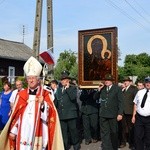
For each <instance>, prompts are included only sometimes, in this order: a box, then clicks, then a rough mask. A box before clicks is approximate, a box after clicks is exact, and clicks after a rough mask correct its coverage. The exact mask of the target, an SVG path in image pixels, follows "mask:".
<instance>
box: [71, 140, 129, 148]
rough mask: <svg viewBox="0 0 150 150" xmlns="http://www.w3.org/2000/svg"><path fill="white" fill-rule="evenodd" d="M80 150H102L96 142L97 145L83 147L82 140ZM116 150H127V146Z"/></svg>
mask: <svg viewBox="0 0 150 150" xmlns="http://www.w3.org/2000/svg"><path fill="white" fill-rule="evenodd" d="M71 150H73V148H71ZM81 150H102V149H101V142H100V141H99V142H97V143H91V144H89V145H85V144H84V140H83V142H82V144H81ZM118 150H129V148H128V145H127V146H126V147H125V148H119V149H118Z"/></svg>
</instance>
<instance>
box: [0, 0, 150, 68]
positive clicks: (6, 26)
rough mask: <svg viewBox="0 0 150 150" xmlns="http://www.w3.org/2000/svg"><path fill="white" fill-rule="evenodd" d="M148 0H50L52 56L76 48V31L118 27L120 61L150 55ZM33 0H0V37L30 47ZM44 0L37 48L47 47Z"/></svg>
mask: <svg viewBox="0 0 150 150" xmlns="http://www.w3.org/2000/svg"><path fill="white" fill-rule="evenodd" d="M149 6H150V1H149V0H53V30H54V32H53V34H54V57H55V59H56V60H57V58H58V57H59V54H60V52H63V51H64V50H69V49H70V50H72V51H78V31H79V30H86V29H96V28H105V27H114V26H116V27H118V46H119V48H120V50H121V59H122V60H121V61H119V65H121V66H122V65H123V62H124V58H125V56H126V55H128V54H139V53H142V52H146V53H148V54H150V42H149V40H150V9H149ZM35 8H36V0H24V1H23V0H0V38H2V39H7V40H12V41H18V42H22V39H23V36H22V28H23V25H24V26H25V39H24V41H25V44H26V45H28V46H29V47H31V48H32V45H33V35H34V21H35ZM46 30H47V27H46V0H44V1H43V18H42V31H41V48H40V49H41V51H43V50H46V48H47V43H46V42H47V39H46V38H47V36H46Z"/></svg>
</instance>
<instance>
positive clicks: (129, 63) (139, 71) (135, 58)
mask: <svg viewBox="0 0 150 150" xmlns="http://www.w3.org/2000/svg"><path fill="white" fill-rule="evenodd" d="M149 60H150V56H149V55H148V54H147V53H140V54H139V55H126V57H125V64H124V67H119V68H118V72H119V81H121V80H122V79H123V76H138V80H143V79H144V78H145V77H146V76H148V75H150V61H149Z"/></svg>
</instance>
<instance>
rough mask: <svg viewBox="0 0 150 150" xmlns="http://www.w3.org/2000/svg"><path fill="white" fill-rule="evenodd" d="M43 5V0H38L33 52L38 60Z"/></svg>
mask: <svg viewBox="0 0 150 150" xmlns="http://www.w3.org/2000/svg"><path fill="white" fill-rule="evenodd" d="M42 5H43V0H37V2H36V15H35V26H34V39H33V52H34V57H35V58H37V60H39V51H40V38H41V22H42Z"/></svg>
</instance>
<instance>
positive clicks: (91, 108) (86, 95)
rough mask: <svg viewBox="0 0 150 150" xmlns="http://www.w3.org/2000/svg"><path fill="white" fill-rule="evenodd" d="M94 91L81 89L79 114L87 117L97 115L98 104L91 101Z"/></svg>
mask: <svg viewBox="0 0 150 150" xmlns="http://www.w3.org/2000/svg"><path fill="white" fill-rule="evenodd" d="M95 92H96V91H94V90H93V89H83V90H82V92H81V95H80V100H81V101H82V105H81V112H82V113H84V114H86V115H89V114H94V113H98V104H97V103H96V100H94V99H93V95H94V93H95Z"/></svg>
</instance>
